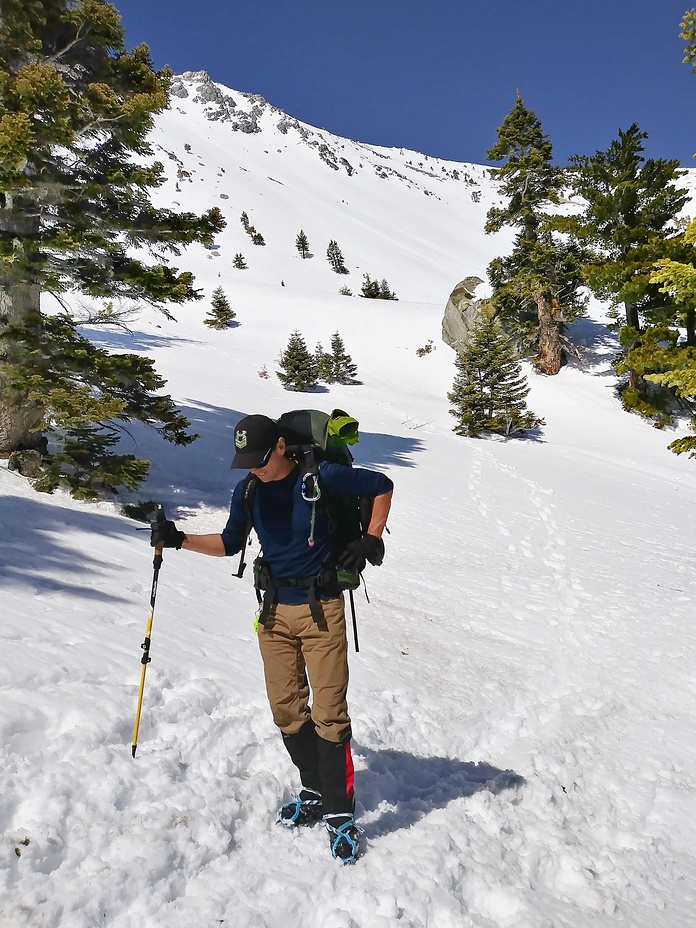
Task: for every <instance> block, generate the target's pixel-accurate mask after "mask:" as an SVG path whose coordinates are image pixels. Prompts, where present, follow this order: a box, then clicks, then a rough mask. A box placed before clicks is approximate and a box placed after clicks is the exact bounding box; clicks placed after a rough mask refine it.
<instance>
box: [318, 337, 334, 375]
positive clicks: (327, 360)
mask: <svg viewBox="0 0 696 928" xmlns="http://www.w3.org/2000/svg"><path fill="white" fill-rule="evenodd" d="M314 363H315V365H316V369H317V377H318V379H319V380H321V381H322V382H323V383H333V382H334V376H333V370H332V367H331V355H330V354H329V353H328V351H324V347H323V345H322V343H321V342H317V347H316V349H315V351H314Z"/></svg>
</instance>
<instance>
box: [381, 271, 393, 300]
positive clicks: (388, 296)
mask: <svg viewBox="0 0 696 928" xmlns="http://www.w3.org/2000/svg"><path fill="white" fill-rule="evenodd" d="M379 298H380V300H396V299H397V296H396V294H395V293H394V292H393V291H392V290H390V289H389V284H388V283H387V281H386V280H385V278H384V277H383V278H382V280H381V281H380V285H379Z"/></svg>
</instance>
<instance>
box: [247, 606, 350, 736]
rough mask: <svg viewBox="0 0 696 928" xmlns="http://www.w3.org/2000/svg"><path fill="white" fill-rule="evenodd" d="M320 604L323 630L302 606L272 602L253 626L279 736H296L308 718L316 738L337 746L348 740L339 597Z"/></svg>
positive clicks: (343, 631) (343, 626)
mask: <svg viewBox="0 0 696 928" xmlns="http://www.w3.org/2000/svg"><path fill="white" fill-rule="evenodd" d="M322 608H323V610H324V617H325V619H326V625H327V629H328V630H324V631H322V630H321V629H320V628H319V627H318V626H317V624H316V622H315V621H314V619H313V618H312V615H311V613H310V611H309V606H308V605H300V606H288V605H283V604H281V603H276V605H275V606H273V608H272V609H271V613H270V615H269V617H268V621H267V622H266V624H265V625H259V647H260V648H261V657H262V659H263V669H264V675H265V677H266V692H267V693H268V701H269V702H270V704H271V712H272V713H273V721H274V722H275V724H276V725H277V726H278V728H280V730H281V731H282V732H283V734H284V735H294V734H297V732H298V731H299V730H300V729H301V728H302V726H303V725H304V724H305V723H306V722H307V721H309V719H310V718H311V719H312V720H313V721H314V724H315V726H316V729H317V734H318V735H319V737H320V738H324V739H325V740H326V741H332V742H334V743H337V744H340V743H343V742H344V741H346V740H347V739H348V738H350V717H349V715H348V703H347V699H346V695H347V691H348V644H347V641H346V620H345V611H344V603H343V596H339V597H337V598H335V599H329V600H324V601H323V602H322ZM310 685H311V688H312V706H311V709H310V706H309V693H310Z"/></svg>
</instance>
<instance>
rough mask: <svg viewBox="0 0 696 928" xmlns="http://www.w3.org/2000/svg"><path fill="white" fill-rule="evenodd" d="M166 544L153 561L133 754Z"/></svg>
mask: <svg viewBox="0 0 696 928" xmlns="http://www.w3.org/2000/svg"><path fill="white" fill-rule="evenodd" d="M155 521H156V522H164V521H165V519H164V509H163V508H162V506H158V507H157V513H156V515H155ZM163 547H164V545H162V544H159V545H155V557H154V560H153V561H152V566H153V567H154V573H153V576H152V590H151V591H150V608H149V610H148V613H147V627H146V629H145V640H144V641H143V643H142V644H141V645H140V647H141V648H142V649H143V656H142V658H141V659H140V663H141V668H140V692H139V693H138V708H137V709H136V710H135V725H134V726H133V745H132V754H133V757H135V752H136V750H137V749H138V729H139V728H140V713H141V711H142V708H143V693H144V691H145V671H146V670H147V665H148V664H149V663H150V661H151V660H152V658H151V657H150V636H151V634H152V617H153V616H154V614H155V598H156V597H157V578H158V577H159V572H160V567H161V566H162V548H163Z"/></svg>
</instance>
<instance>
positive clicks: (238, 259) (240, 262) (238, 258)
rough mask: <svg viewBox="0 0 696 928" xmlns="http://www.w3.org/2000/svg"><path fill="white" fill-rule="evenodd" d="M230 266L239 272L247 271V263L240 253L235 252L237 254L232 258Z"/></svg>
mask: <svg viewBox="0 0 696 928" xmlns="http://www.w3.org/2000/svg"><path fill="white" fill-rule="evenodd" d="M232 265H233V266H234V267H236V268H237V269H238V270H240V271H245V270H246V269H247V263H246V261H245V260H244V255H243V254H241V253H240V252H237V254H236V255H235V256H234V261H233V262H232Z"/></svg>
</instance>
